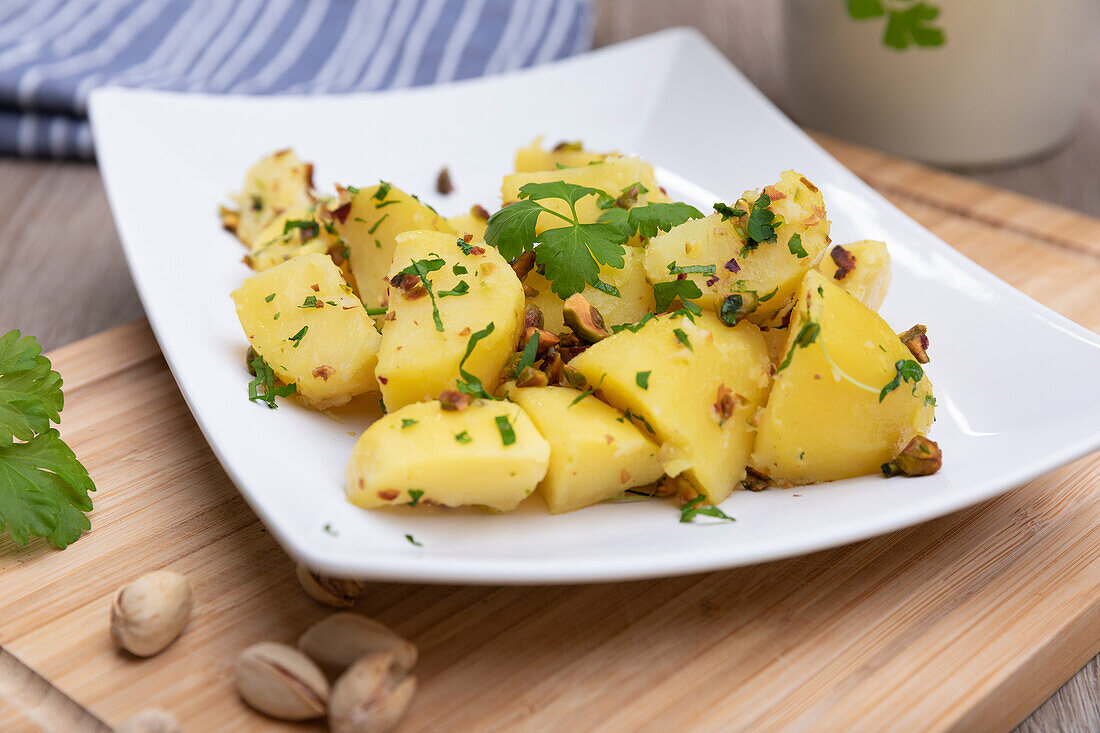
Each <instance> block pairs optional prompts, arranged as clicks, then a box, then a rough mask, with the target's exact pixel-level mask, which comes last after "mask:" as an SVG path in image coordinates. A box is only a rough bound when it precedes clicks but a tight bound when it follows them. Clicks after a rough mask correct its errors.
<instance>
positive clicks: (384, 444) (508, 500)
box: [347, 400, 550, 512]
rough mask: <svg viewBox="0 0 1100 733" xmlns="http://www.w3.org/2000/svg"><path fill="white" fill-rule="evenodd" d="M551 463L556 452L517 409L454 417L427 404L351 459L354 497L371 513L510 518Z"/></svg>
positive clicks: (391, 424)
mask: <svg viewBox="0 0 1100 733" xmlns="http://www.w3.org/2000/svg"><path fill="white" fill-rule="evenodd" d="M549 458H550V445H549V444H548V443H547V442H546V440H544V439H543V437H542V435H540V434H539V431H538V429H537V428H536V427H535V425H534V423H532V422H531V419H530V418H529V417H527V415H526V414H525V413H524V412H523V410H522V409H521V408H520V407H519V406H518V405H515V404H512V403H511V402H500V401H496V400H477V401H475V402H474V403H473V404H472V405H470V407H468V408H467V409H465V410H462V411H447V410H444V409H442V407H441V406H440V404H439V403H438V402H435V401H432V402H420V403H417V404H413V405H406V406H405V407H403V408H401V409H400V410H396V411H394V412H391V413H390V414H388V415H386V416H384V417H383V418H382V419H380V420H378V421H376V422H375V423H373V424H372V425H371V426H370V427H368V428H367V429H366V430H365V431H364V432H363V434H362V435H361V436H359V440H358V441H357V442H356V443H355V448H354V450H352V453H351V458H350V459H349V460H348V466H347V497H348V500H349V501H351V502H352V503H354V504H358V505H359V506H361V507H364V508H366V509H374V508H377V507H383V506H399V505H402V504H408V503H410V502H414V499H415V503H417V504H442V505H444V506H452V507H456V506H471V505H476V506H486V507H490V508H492V509H496V510H498V511H502V512H507V511H511V510H512V509H515V508H516V506H518V505H519V503H520V502H521V501H523V500H524V499H525V498H526V497H527V496H528V495H529V494H530V493H531V492H532V491H534V490H535V486H536V485H537V484H538V482H539V481H541V480H542V478H543V476H545V475H546V467H547V464H548V461H549ZM410 492H422V493H421V494H420V495H419V496H417V495H416V494H415V493H410Z"/></svg>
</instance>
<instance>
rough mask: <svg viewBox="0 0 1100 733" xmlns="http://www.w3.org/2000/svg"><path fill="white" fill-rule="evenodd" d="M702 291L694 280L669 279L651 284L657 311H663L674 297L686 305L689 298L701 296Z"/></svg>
mask: <svg viewBox="0 0 1100 733" xmlns="http://www.w3.org/2000/svg"><path fill="white" fill-rule="evenodd" d="M702 296H703V291H702V290H700V289H699V286H698V285H696V284H695V281H694V280H687V279H684V280H671V281H669V282H664V283H654V284H653V302H654V306H655V308H654V309H655V310H656V311H657V312H658V313H664V312H665V311H666V310H668V307H669V306H670V305H672V301H674V300H676V298H679V299H680V302H681V303H683V304H685V305H687V302H688V300H689V299H691V298H701V297H702Z"/></svg>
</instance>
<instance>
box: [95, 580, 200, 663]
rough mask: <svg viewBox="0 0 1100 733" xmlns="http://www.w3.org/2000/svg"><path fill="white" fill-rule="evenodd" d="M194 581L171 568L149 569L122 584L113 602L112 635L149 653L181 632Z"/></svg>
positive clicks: (126, 646)
mask: <svg viewBox="0 0 1100 733" xmlns="http://www.w3.org/2000/svg"><path fill="white" fill-rule="evenodd" d="M191 603H192V593H191V584H190V583H189V582H188V581H187V578H185V577H184V576H182V575H180V574H179V573H174V572H172V571H171V570H157V571H154V572H152V573H146V574H145V575H142V576H141V577H140V578H138V579H137V580H134V581H133V582H131V583H128V584H127V585H124V586H122V587H121V588H119V589H118V591H117V592H116V593H115V598H114V602H113V603H112V604H111V639H112V640H113V641H114V643H115V644H116V645H117V646H119V647H121V648H123V649H125V650H127V651H128V652H130V653H131V654H136V655H137V656H139V657H149V656H152V655H154V654H156V653H157V652H159V651H161V650H162V649H164V647H166V646H168V645H169V644H171V643H172V640H173V639H175V638H176V637H177V636H179V633H180V632H181V631H183V627H184V626H185V625H187V617H188V616H189V615H190V614H191Z"/></svg>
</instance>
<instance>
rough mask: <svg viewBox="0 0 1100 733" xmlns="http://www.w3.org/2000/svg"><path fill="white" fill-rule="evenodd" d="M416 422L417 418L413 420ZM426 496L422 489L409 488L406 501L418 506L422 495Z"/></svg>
mask: <svg viewBox="0 0 1100 733" xmlns="http://www.w3.org/2000/svg"><path fill="white" fill-rule="evenodd" d="M413 422H415V420H414V421H413ZM422 496H424V492H423V491H422V490H420V489H409V500H408V501H406V502H405V503H406V504H408V505H409V506H416V505H417V504H419V503H420V497H422Z"/></svg>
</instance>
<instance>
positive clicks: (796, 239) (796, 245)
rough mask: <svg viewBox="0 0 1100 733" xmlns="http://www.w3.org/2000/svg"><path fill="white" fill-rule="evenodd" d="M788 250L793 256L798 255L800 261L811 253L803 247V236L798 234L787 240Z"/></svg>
mask: <svg viewBox="0 0 1100 733" xmlns="http://www.w3.org/2000/svg"><path fill="white" fill-rule="evenodd" d="M787 249H789V250H790V251H791V254H792V255H797V256H798V259H802V258H803V257H809V256H810V253H809V252H807V251H806V248H805V247H803V246H802V235H801V234H799V233H797V232H795V233H794V234H792V235H791V238H790V239H789V240H787ZM820 289H821V288H818V290H820ZM822 295H824V293H822Z"/></svg>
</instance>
